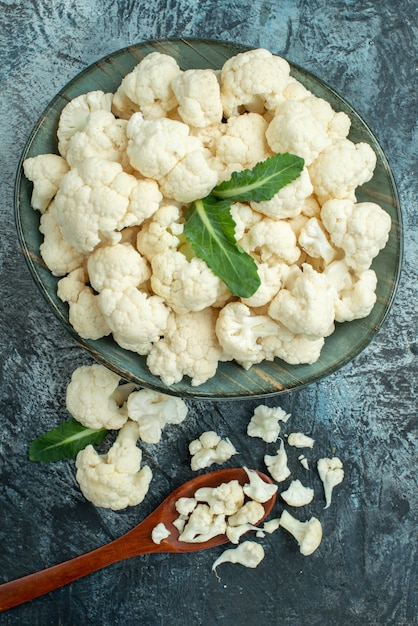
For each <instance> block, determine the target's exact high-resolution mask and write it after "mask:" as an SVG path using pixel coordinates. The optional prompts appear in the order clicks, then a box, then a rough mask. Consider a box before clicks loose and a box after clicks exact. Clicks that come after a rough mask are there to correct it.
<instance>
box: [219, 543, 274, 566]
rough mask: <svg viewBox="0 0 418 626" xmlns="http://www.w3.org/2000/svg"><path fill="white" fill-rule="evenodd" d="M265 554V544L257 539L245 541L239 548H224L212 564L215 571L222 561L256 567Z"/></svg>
mask: <svg viewBox="0 0 418 626" xmlns="http://www.w3.org/2000/svg"><path fill="white" fill-rule="evenodd" d="M264 556H265V553H264V548H263V546H261V545H260V544H259V543H256V542H255V541H244V542H243V543H241V544H240V545H239V546H238V547H237V548H229V549H228V550H224V551H223V552H222V554H221V556H219V557H218V558H217V559H216V561H215V562H214V564H213V565H212V570H213V571H215V570H216V568H217V567H218V566H219V565H220V564H221V563H239V564H240V565H244V567H251V568H255V567H257V566H258V565H259V564H260V563H261V561H262V560H263V559H264Z"/></svg>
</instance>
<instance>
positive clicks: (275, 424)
mask: <svg viewBox="0 0 418 626" xmlns="http://www.w3.org/2000/svg"><path fill="white" fill-rule="evenodd" d="M289 417H290V413H286V412H285V411H283V409H282V408H280V407H268V406H266V405H264V404H260V405H259V406H257V407H256V408H255V409H254V413H253V416H252V418H251V420H250V422H249V424H248V427H247V434H248V435H249V436H250V437H261V439H263V440H264V441H266V442H267V443H273V442H275V441H277V438H278V436H279V434H280V424H279V422H287V420H288V419H289Z"/></svg>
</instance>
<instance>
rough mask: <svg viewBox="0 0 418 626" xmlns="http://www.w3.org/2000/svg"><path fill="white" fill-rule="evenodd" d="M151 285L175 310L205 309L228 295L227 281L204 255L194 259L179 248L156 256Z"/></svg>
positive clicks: (185, 311) (186, 311) (183, 311)
mask: <svg viewBox="0 0 418 626" xmlns="http://www.w3.org/2000/svg"><path fill="white" fill-rule="evenodd" d="M151 267H152V276H151V287H152V289H153V291H154V293H156V294H157V295H159V296H161V297H162V298H164V300H165V301H166V303H167V304H168V305H169V306H170V307H171V308H172V309H173V311H174V312H175V313H180V314H183V313H191V312H196V311H202V310H203V309H206V308H207V307H209V306H211V305H213V304H215V303H216V302H217V301H218V300H219V299H220V298H224V299H226V298H228V297H229V295H230V294H229V292H228V290H227V287H226V286H225V283H223V282H222V281H221V279H220V278H218V277H217V276H215V274H214V273H213V272H212V270H211V269H209V267H208V266H207V265H206V263H205V262H204V261H202V259H199V258H198V257H193V258H192V259H191V260H190V261H188V260H187V258H186V257H185V256H184V254H182V253H181V252H178V251H177V250H167V251H165V252H161V253H159V254H156V255H154V256H153V257H152V260H151Z"/></svg>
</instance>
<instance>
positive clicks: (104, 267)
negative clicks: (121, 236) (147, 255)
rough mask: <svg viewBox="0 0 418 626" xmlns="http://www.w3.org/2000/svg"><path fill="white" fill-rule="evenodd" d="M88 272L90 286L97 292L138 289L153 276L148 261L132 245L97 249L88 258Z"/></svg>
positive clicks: (121, 244) (123, 244) (116, 245)
mask: <svg viewBox="0 0 418 626" xmlns="http://www.w3.org/2000/svg"><path fill="white" fill-rule="evenodd" d="M87 270H88V274H89V279H90V284H91V286H92V287H93V289H95V291H97V292H101V291H103V289H111V290H113V291H123V290H124V289H126V288H127V287H138V286H139V285H141V284H142V283H144V282H145V281H147V280H148V279H149V278H150V276H151V269H150V267H149V265H148V263H147V261H146V259H144V257H142V256H141V255H140V254H139V252H137V251H136V250H135V248H134V247H133V246H132V244H130V243H117V244H115V245H114V246H101V247H99V248H96V249H95V250H94V252H93V253H92V254H91V255H90V256H89V258H88V261H87Z"/></svg>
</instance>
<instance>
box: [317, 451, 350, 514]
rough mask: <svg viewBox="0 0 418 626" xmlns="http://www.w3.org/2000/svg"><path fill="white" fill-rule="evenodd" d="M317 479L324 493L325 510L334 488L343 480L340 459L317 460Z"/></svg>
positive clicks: (329, 503) (329, 502)
mask: <svg viewBox="0 0 418 626" xmlns="http://www.w3.org/2000/svg"><path fill="white" fill-rule="evenodd" d="M317 468H318V474H319V478H320V479H321V480H322V483H323V485H324V492H325V507H324V508H325V509H327V508H328V507H329V506H330V505H331V500H332V491H333V489H334V487H336V486H337V485H339V484H340V483H342V481H343V480H344V469H343V464H342V461H341V459H339V458H338V457H336V456H334V457H332V458H331V459H327V458H323V459H319V460H318V463H317Z"/></svg>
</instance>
